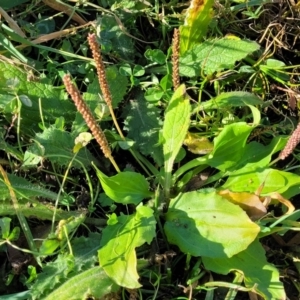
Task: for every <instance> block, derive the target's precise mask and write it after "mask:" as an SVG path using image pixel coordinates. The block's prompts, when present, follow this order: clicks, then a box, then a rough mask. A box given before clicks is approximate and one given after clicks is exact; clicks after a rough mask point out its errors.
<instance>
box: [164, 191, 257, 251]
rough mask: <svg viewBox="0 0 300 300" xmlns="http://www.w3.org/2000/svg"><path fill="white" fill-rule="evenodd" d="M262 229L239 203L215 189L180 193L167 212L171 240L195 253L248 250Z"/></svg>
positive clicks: (168, 233)
mask: <svg viewBox="0 0 300 300" xmlns="http://www.w3.org/2000/svg"><path fill="white" fill-rule="evenodd" d="M259 230H260V228H259V226H257V225H256V224H255V223H253V222H252V221H251V220H250V219H249V217H248V216H247V215H246V213H245V212H244V211H243V210H242V209H241V208H240V207H239V206H237V205H234V204H232V203H230V202H229V201H227V200H225V199H224V198H222V197H221V196H219V195H218V194H217V193H216V192H215V190H213V189H203V190H200V191H194V192H190V193H184V194H182V195H179V196H178V197H176V198H175V199H172V200H171V202H170V207H169V210H168V212H167V214H166V224H165V231H166V235H167V238H168V240H169V242H170V243H172V244H175V245H177V246H178V247H179V248H180V249H181V251H183V252H185V253H189V254H191V255H193V256H207V257H231V256H233V255H235V254H237V253H239V252H241V251H243V250H245V249H246V248H247V247H248V246H249V244H250V243H252V242H253V240H254V239H255V238H256V236H257V234H258V232H259Z"/></svg>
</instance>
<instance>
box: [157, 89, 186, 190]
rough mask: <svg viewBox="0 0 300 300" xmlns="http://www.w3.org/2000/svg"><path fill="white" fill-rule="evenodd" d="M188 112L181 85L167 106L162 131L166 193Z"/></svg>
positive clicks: (184, 130)
mask: <svg viewBox="0 0 300 300" xmlns="http://www.w3.org/2000/svg"><path fill="white" fill-rule="evenodd" d="M190 111H191V106H190V102H189V97H188V95H187V94H186V91H185V85H184V84H182V85H181V86H179V88H178V89H177V90H176V91H175V93H174V94H173V96H172V98H171V100H170V102H169V104H168V107H167V109H166V113H165V121H164V125H163V130H162V139H163V154H164V161H165V189H166V191H168V190H169V189H170V186H171V173H172V168H173V164H174V160H175V158H176V156H177V154H178V153H179V150H180V148H181V147H182V144H183V141H184V139H185V137H186V134H187V131H188V128H189V124H190ZM167 193H168V192H167Z"/></svg>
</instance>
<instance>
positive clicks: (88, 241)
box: [71, 232, 101, 270]
mask: <svg viewBox="0 0 300 300" xmlns="http://www.w3.org/2000/svg"><path fill="white" fill-rule="evenodd" d="M100 239H101V234H99V233H96V232H90V233H89V236H88V237H84V236H81V237H79V238H74V239H72V242H71V244H72V249H73V254H74V258H75V269H76V270H81V269H84V270H86V269H88V268H91V267H92V266H94V264H95V262H96V261H97V252H98V250H99V248H100Z"/></svg>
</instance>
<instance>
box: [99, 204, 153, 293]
mask: <svg viewBox="0 0 300 300" xmlns="http://www.w3.org/2000/svg"><path fill="white" fill-rule="evenodd" d="M113 217H114V218H115V216H113ZM108 224H109V225H108V226H107V227H105V229H104V230H103V232H102V239H101V243H100V245H101V249H100V250H99V261H100V264H101V266H102V267H103V269H104V270H105V272H106V274H107V275H108V276H109V277H110V278H112V279H113V280H114V281H115V282H116V283H117V284H118V285H120V286H123V287H126V288H130V289H135V288H139V287H140V286H141V284H140V283H139V282H138V279H139V275H138V273H137V270H136V266H137V258H136V253H135V248H136V247H139V246H141V245H143V244H144V243H148V244H150V243H151V241H152V239H153V238H154V237H155V224H156V221H155V218H154V216H153V211H152V210H151V209H150V208H149V207H145V206H138V207H137V210H136V213H135V214H133V215H129V216H125V215H121V216H120V217H118V218H117V223H115V222H112V224H110V222H108Z"/></svg>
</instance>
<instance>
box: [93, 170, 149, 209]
mask: <svg viewBox="0 0 300 300" xmlns="http://www.w3.org/2000/svg"><path fill="white" fill-rule="evenodd" d="M95 169H96V172H97V176H98V178H99V180H100V182H101V185H102V188H103V190H104V192H105V194H106V195H107V196H108V197H109V198H111V199H112V200H114V201H115V202H118V203H122V204H130V203H132V204H136V205H137V204H139V203H140V202H141V201H142V200H143V199H144V198H149V197H151V196H152V195H153V193H152V192H150V191H149V184H148V182H147V180H146V179H145V177H144V176H143V175H141V174H140V173H135V172H121V173H119V174H117V175H115V176H111V177H108V176H106V175H105V174H103V173H102V172H101V171H100V170H98V169H97V168H96V167H95Z"/></svg>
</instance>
